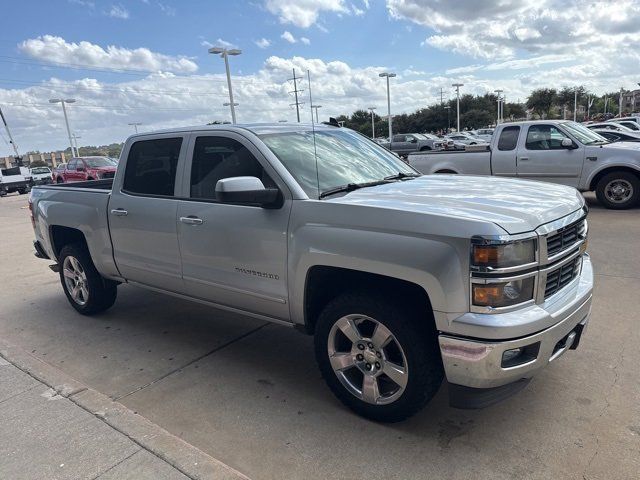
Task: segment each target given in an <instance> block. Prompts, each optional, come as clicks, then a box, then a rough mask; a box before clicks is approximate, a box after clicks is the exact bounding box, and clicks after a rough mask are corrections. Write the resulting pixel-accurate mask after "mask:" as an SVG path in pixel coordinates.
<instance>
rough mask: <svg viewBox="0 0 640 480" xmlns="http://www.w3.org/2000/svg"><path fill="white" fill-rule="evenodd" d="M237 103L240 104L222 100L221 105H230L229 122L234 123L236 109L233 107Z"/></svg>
mask: <svg viewBox="0 0 640 480" xmlns="http://www.w3.org/2000/svg"><path fill="white" fill-rule="evenodd" d="M238 105H240V104H239V103H229V102H224V103H223V104H222V106H223V107H231V123H236V111H235V108H234V107H237V106H238Z"/></svg>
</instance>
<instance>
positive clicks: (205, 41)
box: [200, 37, 238, 48]
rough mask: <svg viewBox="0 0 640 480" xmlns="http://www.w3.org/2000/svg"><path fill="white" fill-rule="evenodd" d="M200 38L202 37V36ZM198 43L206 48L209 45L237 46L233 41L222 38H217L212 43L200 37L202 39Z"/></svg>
mask: <svg viewBox="0 0 640 480" xmlns="http://www.w3.org/2000/svg"><path fill="white" fill-rule="evenodd" d="M200 38H201V39H202V37H200ZM200 45H202V46H203V47H206V48H211V47H223V48H238V46H237V45H236V44H235V43H231V42H227V41H226V40H223V39H222V38H218V39H217V40H216V41H215V42H214V43H211V42H209V41H207V40H205V39H202V41H201V42H200Z"/></svg>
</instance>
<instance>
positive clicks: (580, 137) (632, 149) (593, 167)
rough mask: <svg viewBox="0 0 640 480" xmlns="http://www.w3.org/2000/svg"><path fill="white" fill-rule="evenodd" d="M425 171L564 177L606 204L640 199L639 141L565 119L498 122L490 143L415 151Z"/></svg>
mask: <svg viewBox="0 0 640 480" xmlns="http://www.w3.org/2000/svg"><path fill="white" fill-rule="evenodd" d="M408 162H409V163H410V164H411V165H412V166H413V167H414V168H416V169H417V170H418V171H420V172H422V173H427V174H431V173H460V174H468V175H495V176H500V177H516V178H523V179H529V180H542V181H546V182H553V183H561V184H564V185H570V186H572V187H575V188H577V189H578V190H580V191H581V192H587V191H594V190H595V192H596V195H597V197H598V200H599V201H600V203H602V204H603V205H604V206H605V207H607V208H613V209H626V208H631V207H633V206H635V205H637V204H638V203H639V202H640V143H634V142H617V143H611V142H609V141H608V140H607V139H606V138H604V137H602V136H601V135H598V134H597V133H596V132H593V131H591V130H589V129H588V128H586V127H585V126H583V125H581V124H579V123H575V122H571V121H566V120H540V121H530V122H515V123H505V124H502V125H499V126H498V127H497V129H496V131H495V132H494V134H493V137H492V139H491V144H490V146H489V147H488V148H487V149H480V150H478V149H473V151H466V152H442V153H431V152H423V153H419V154H411V155H409V157H408Z"/></svg>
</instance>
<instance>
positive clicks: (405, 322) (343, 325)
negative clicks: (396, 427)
mask: <svg viewBox="0 0 640 480" xmlns="http://www.w3.org/2000/svg"><path fill="white" fill-rule="evenodd" d="M315 352H316V359H317V361H318V364H319V367H320V371H321V373H322V376H323V377H324V379H325V381H326V382H327V384H328V385H329V388H330V389H331V390H332V391H333V393H334V394H335V395H336V397H338V399H340V401H342V403H344V404H345V405H346V406H348V407H349V408H351V409H352V410H354V411H355V412H356V413H358V414H359V415H362V416H364V417H366V418H369V419H372V420H376V421H381V422H398V421H401V420H404V419H406V418H408V417H410V416H412V415H413V414H415V413H416V412H418V411H419V410H420V409H421V408H422V407H424V405H426V403H427V402H429V400H431V398H432V397H433V396H434V395H435V394H436V392H437V391H438V389H439V388H440V385H441V383H442V379H443V368H442V360H441V358H440V351H439V347H438V342H437V337H436V335H435V332H431V331H430V329H429V328H428V326H427V325H424V322H423V321H422V322H421V319H418V318H415V315H412V314H411V313H409V310H408V309H405V308H402V307H401V306H400V305H397V304H396V303H393V302H390V301H387V300H385V299H383V298H380V297H379V296H374V295H371V294H367V293H349V294H344V295H341V296H339V297H337V298H335V299H334V300H332V301H331V302H329V303H328V304H327V305H326V307H325V308H324V310H323V311H322V313H321V314H320V317H319V319H318V323H317V327H316V333H315Z"/></svg>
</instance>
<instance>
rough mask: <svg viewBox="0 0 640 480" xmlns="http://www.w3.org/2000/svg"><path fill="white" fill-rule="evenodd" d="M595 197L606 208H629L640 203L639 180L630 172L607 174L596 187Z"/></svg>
mask: <svg viewBox="0 0 640 480" xmlns="http://www.w3.org/2000/svg"><path fill="white" fill-rule="evenodd" d="M596 196H597V197H598V201H599V202H600V203H601V204H602V205H604V206H605V207H606V208H611V209H615V210H624V209H627V208H631V207H633V206H634V205H636V204H637V203H638V201H640V180H639V179H638V177H637V176H635V175H634V174H633V173H630V172H611V173H607V174H606V175H605V176H604V177H602V178H601V179H600V180H599V181H598V184H597V185H596Z"/></svg>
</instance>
